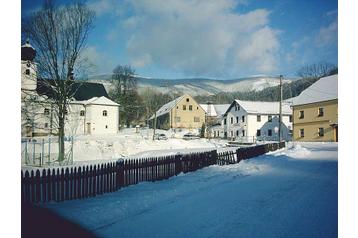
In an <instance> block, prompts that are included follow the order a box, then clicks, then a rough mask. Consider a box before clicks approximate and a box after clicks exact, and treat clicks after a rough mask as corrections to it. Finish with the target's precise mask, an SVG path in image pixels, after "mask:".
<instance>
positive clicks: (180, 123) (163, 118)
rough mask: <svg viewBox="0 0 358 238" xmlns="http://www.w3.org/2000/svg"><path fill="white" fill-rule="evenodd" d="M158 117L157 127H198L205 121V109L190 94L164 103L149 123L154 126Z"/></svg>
mask: <svg viewBox="0 0 358 238" xmlns="http://www.w3.org/2000/svg"><path fill="white" fill-rule="evenodd" d="M155 117H156V128H159V129H169V128H186V129H198V128H200V127H201V126H202V124H203V123H205V111H204V109H203V108H202V107H201V106H200V105H199V104H198V103H197V102H196V101H195V100H194V98H193V97H192V96H190V95H188V94H184V95H183V96H181V97H178V98H176V99H174V100H173V101H170V102H168V103H167V104H165V105H163V106H162V107H161V108H160V109H159V110H158V111H157V112H156V113H155V114H154V115H153V116H152V117H150V118H149V124H150V125H151V126H152V127H154V124H155V122H154V121H155V120H154V119H155Z"/></svg>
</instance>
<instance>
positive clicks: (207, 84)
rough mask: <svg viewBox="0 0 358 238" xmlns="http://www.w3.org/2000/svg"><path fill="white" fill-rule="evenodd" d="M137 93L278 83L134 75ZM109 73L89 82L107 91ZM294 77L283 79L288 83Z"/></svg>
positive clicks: (193, 92) (268, 78) (200, 92)
mask: <svg viewBox="0 0 358 238" xmlns="http://www.w3.org/2000/svg"><path fill="white" fill-rule="evenodd" d="M135 77H136V79H137V83H138V91H139V93H141V92H143V91H145V90H146V89H148V88H150V89H153V90H155V91H158V92H162V93H179V94H183V93H188V94H191V95H193V96H197V95H215V94H218V93H223V92H249V91H261V90H263V89H265V88H268V87H273V86H277V85H279V77H275V76H250V77H242V78H237V79H213V78H205V77H190V78H178V79H165V78H146V77H142V76H135ZM110 80H111V74H102V75H95V76H91V77H90V78H89V80H88V81H89V82H96V83H102V84H103V85H104V87H105V88H106V90H107V92H108V91H109V90H110V89H111V84H110ZM294 80H295V79H284V81H283V82H284V83H289V82H292V81H294Z"/></svg>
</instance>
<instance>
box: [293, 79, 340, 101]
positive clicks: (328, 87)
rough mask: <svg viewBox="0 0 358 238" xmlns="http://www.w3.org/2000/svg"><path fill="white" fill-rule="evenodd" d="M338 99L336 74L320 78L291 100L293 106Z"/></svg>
mask: <svg viewBox="0 0 358 238" xmlns="http://www.w3.org/2000/svg"><path fill="white" fill-rule="evenodd" d="M334 99H338V74H335V75H331V76H327V77H323V78H320V79H319V80H318V81H316V82H315V83H314V84H312V85H311V86H309V87H308V88H306V89H305V90H303V91H302V92H301V93H300V95H298V96H297V97H294V98H292V99H291V102H292V104H293V106H296V105H302V104H309V103H315V102H324V101H329V100H334Z"/></svg>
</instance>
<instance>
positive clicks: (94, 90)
mask: <svg viewBox="0 0 358 238" xmlns="http://www.w3.org/2000/svg"><path fill="white" fill-rule="evenodd" d="M62 82H65V81H62ZM50 85H55V80H44V79H37V88H36V91H37V93H38V94H39V95H46V96H47V97H49V98H52V99H54V98H55V96H56V94H55V93H54V92H53V90H52V88H51V87H50ZM71 91H72V93H71V94H73V98H74V99H75V100H77V101H85V100H89V99H91V98H94V97H102V96H103V97H106V98H108V94H107V91H106V89H105V88H104V86H103V84H100V83H89V82H81V81H75V82H73V83H72V85H71Z"/></svg>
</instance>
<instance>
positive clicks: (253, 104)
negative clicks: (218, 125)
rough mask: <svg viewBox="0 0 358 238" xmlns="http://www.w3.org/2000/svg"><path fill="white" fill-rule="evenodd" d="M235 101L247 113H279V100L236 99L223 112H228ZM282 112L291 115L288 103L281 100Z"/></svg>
mask: <svg viewBox="0 0 358 238" xmlns="http://www.w3.org/2000/svg"><path fill="white" fill-rule="evenodd" d="M235 102H236V103H238V104H239V105H240V107H242V108H243V109H244V110H245V111H246V112H247V113H252V114H279V113H280V102H259V101H242V100H238V99H236V100H235V101H234V102H233V103H232V104H231V105H230V107H229V108H228V109H227V110H226V112H225V114H226V113H228V112H229V111H230V109H231V107H233V106H234V105H235ZM282 114H285V115H291V114H292V109H291V107H290V103H287V102H282Z"/></svg>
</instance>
